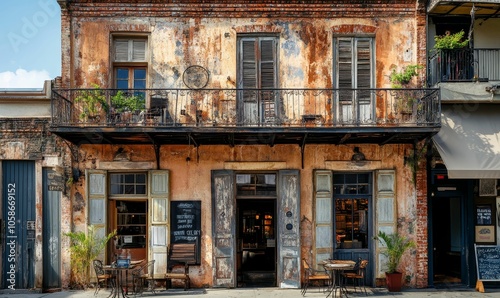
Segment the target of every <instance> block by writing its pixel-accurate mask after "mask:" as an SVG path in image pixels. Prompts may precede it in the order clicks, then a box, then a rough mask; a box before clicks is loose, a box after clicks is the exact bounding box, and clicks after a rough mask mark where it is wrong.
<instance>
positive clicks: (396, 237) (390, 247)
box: [377, 231, 416, 292]
mask: <svg viewBox="0 0 500 298" xmlns="http://www.w3.org/2000/svg"><path fill="white" fill-rule="evenodd" d="M377 239H378V240H379V241H380V243H382V244H383V245H385V247H386V250H385V251H383V252H382V253H383V254H384V255H385V256H386V257H387V264H386V266H387V271H386V272H385V276H386V284H387V289H388V290H389V292H399V291H401V287H402V285H403V278H402V277H403V274H402V273H401V272H399V271H397V270H398V267H399V262H400V261H401V257H402V256H403V255H404V253H405V252H406V251H407V250H408V249H410V248H414V247H416V244H415V242H413V241H412V240H410V239H408V238H406V237H403V236H401V235H400V234H399V233H392V234H387V233H385V232H383V231H379V233H378V235H377Z"/></svg>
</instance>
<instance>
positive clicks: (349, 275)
mask: <svg viewBox="0 0 500 298" xmlns="http://www.w3.org/2000/svg"><path fill="white" fill-rule="evenodd" d="M367 266H368V260H359V261H358V262H357V263H356V266H354V271H353V272H346V273H344V278H346V279H347V280H351V281H352V285H353V287H354V291H355V292H357V290H356V286H358V287H359V288H361V286H362V287H363V291H364V292H365V295H368V294H367V293H366V287H365V271H366V267H367Z"/></svg>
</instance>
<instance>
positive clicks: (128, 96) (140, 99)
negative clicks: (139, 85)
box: [111, 90, 145, 122]
mask: <svg viewBox="0 0 500 298" xmlns="http://www.w3.org/2000/svg"><path fill="white" fill-rule="evenodd" d="M111 108H112V113H113V115H112V116H114V117H115V119H119V120H121V121H122V122H123V121H126V122H129V120H131V119H132V115H138V114H140V112H141V111H143V110H144V109H145V104H144V95H143V94H140V93H139V94H133V93H127V92H124V91H122V90H119V91H118V92H116V94H115V95H113V96H112V97H111Z"/></svg>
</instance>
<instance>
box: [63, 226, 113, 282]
mask: <svg viewBox="0 0 500 298" xmlns="http://www.w3.org/2000/svg"><path fill="white" fill-rule="evenodd" d="M64 235H65V236H67V237H69V238H70V241H71V245H70V247H69V250H70V256H71V257H70V258H71V271H72V273H73V278H74V282H75V285H76V286H77V287H83V288H87V287H88V286H89V285H90V268H91V263H92V260H94V259H95V258H97V257H98V256H99V255H100V254H101V253H102V252H103V251H104V249H105V248H106V244H107V243H108V241H109V240H110V239H111V238H113V237H114V236H115V235H116V231H113V232H111V233H109V234H108V235H107V236H105V237H102V236H99V235H98V234H97V233H96V229H95V227H94V226H93V225H90V226H89V227H88V229H87V233H85V232H69V233H65V234H64Z"/></svg>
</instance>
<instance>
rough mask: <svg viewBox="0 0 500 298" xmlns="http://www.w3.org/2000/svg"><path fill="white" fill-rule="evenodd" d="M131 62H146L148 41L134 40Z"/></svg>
mask: <svg viewBox="0 0 500 298" xmlns="http://www.w3.org/2000/svg"><path fill="white" fill-rule="evenodd" d="M131 43H132V57H131V61H146V40H132V41H131Z"/></svg>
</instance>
